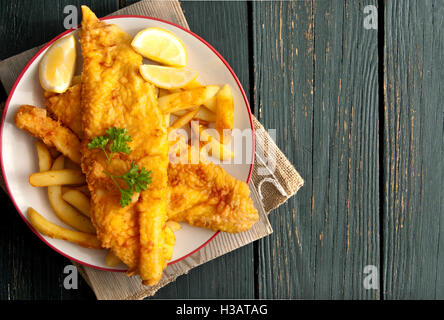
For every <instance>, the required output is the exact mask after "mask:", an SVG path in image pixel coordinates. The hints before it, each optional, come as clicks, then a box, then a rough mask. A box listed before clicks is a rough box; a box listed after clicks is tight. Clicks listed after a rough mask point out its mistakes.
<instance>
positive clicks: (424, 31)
mask: <svg viewBox="0 0 444 320" xmlns="http://www.w3.org/2000/svg"><path fill="white" fill-rule="evenodd" d="M385 6H386V7H385V52H384V68H385V70H384V74H385V77H384V99H385V105H384V145H385V147H384V167H383V168H384V176H385V177H386V179H385V182H384V228H383V232H384V233H383V239H384V241H383V249H384V274H383V276H384V295H385V298H387V299H443V298H444V265H443V263H442V262H443V261H444V232H443V231H444V207H443V203H444V202H443V198H444V189H443V188H442V183H443V181H444V139H443V138H444V135H443V132H444V128H443V107H442V103H443V101H444V87H443V83H444V70H443V58H442V54H443V49H444V32H443V31H444V25H443V16H444V3H443V2H442V1H431V0H430V1H388V2H386V4H385Z"/></svg>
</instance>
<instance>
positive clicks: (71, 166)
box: [64, 158, 82, 171]
mask: <svg viewBox="0 0 444 320" xmlns="http://www.w3.org/2000/svg"><path fill="white" fill-rule="evenodd" d="M64 169H73V170H79V171H81V170H82V169H81V168H80V165H79V164H78V163H75V162H73V161H72V160H71V159H69V158H65V167H64Z"/></svg>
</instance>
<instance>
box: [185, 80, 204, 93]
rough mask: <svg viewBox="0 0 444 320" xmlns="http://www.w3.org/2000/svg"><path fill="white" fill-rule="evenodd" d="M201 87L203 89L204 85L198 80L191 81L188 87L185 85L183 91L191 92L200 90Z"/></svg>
mask: <svg viewBox="0 0 444 320" xmlns="http://www.w3.org/2000/svg"><path fill="white" fill-rule="evenodd" d="M199 87H203V86H202V84H201V83H200V82H199V81H198V80H197V79H194V80H191V81H190V82H188V83H187V84H186V85H184V86H183V87H182V89H185V90H190V89H195V88H199Z"/></svg>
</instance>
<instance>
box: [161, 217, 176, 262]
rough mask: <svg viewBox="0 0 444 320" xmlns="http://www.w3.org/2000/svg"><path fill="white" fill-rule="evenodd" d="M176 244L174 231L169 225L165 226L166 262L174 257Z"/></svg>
mask: <svg viewBox="0 0 444 320" xmlns="http://www.w3.org/2000/svg"><path fill="white" fill-rule="evenodd" d="M175 243H176V236H175V235H174V231H173V230H172V229H171V228H170V227H168V225H166V226H165V243H164V246H163V250H164V255H165V260H171V258H172V257H173V251H174V244H175Z"/></svg>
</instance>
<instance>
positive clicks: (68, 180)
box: [29, 169, 85, 187]
mask: <svg viewBox="0 0 444 320" xmlns="http://www.w3.org/2000/svg"><path fill="white" fill-rule="evenodd" d="M29 183H30V184H31V185H32V186H33V187H49V186H57V185H59V186H60V185H67V184H69V185H73V184H84V183H85V176H84V174H83V173H82V171H80V170H74V169H61V170H54V169H52V170H49V171H44V172H36V173H33V174H31V175H30V176H29Z"/></svg>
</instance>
